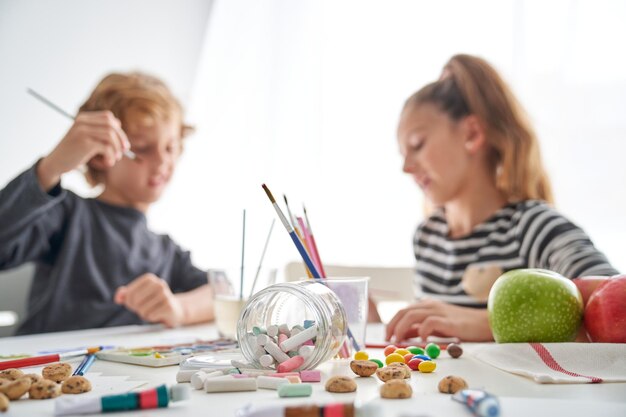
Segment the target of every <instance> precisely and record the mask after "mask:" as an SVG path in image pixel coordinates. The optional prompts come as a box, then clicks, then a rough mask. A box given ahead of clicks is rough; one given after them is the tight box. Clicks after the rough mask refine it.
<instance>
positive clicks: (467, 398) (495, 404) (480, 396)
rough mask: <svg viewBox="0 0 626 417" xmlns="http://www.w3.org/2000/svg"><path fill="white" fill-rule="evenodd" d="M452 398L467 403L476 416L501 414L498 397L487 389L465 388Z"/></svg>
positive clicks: (489, 416) (487, 416)
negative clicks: (486, 390)
mask: <svg viewBox="0 0 626 417" xmlns="http://www.w3.org/2000/svg"><path fill="white" fill-rule="evenodd" d="M452 399H453V400H455V401H458V402H460V403H463V404H465V405H466V406H467V408H469V409H470V411H471V412H472V413H473V414H474V415H475V416H476V417H498V416H499V415H500V403H499V401H498V399H497V398H496V397H495V396H493V395H491V394H489V393H487V392H485V391H481V390H476V389H464V390H462V391H459V392H457V393H456V394H454V395H453V396H452Z"/></svg>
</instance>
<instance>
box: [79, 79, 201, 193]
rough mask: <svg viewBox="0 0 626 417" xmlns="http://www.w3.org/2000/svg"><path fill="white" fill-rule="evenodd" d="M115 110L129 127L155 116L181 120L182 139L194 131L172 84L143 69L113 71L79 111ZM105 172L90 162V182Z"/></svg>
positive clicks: (96, 180) (118, 116)
mask: <svg viewBox="0 0 626 417" xmlns="http://www.w3.org/2000/svg"><path fill="white" fill-rule="evenodd" d="M103 110H109V111H111V112H112V113H113V114H114V115H115V117H117V118H118V119H119V120H120V121H121V122H122V129H124V130H127V127H128V125H129V124H130V123H140V124H147V125H150V124H152V123H153V121H154V120H167V121H169V120H179V121H180V137H181V139H182V138H184V137H185V136H187V135H189V134H190V133H192V132H193V127H192V126H189V125H187V124H185V123H184V122H183V108H182V106H181V104H180V102H179V101H178V100H177V99H176V97H174V95H173V94H172V92H171V91H170V89H169V88H168V86H167V85H166V84H165V83H164V82H163V81H161V80H160V79H158V78H156V77H154V76H152V75H148V74H145V73H142V72H130V73H111V74H109V75H107V76H105V77H104V78H103V79H102V80H101V81H100V82H99V83H98V85H97V86H96V88H95V89H94V90H93V92H92V93H91V95H90V96H89V98H88V99H87V101H85V103H83V105H82V106H80V109H79V111H80V112H84V111H103ZM102 176H103V172H102V171H100V170H98V169H96V168H94V167H92V166H88V167H87V171H86V172H85V177H86V179H87V182H89V184H91V185H92V186H96V185H98V184H100V183H101V182H102V181H103V178H102Z"/></svg>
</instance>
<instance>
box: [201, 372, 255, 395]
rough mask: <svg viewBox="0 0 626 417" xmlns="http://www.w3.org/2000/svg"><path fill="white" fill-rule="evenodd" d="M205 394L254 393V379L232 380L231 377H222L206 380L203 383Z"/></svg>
mask: <svg viewBox="0 0 626 417" xmlns="http://www.w3.org/2000/svg"><path fill="white" fill-rule="evenodd" d="M204 390H205V391H206V392H236V391H256V390H257V383H256V378H233V377H232V376H222V377H217V378H207V379H206V380H205V381H204Z"/></svg>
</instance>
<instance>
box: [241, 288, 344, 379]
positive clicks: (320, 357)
mask: <svg viewBox="0 0 626 417" xmlns="http://www.w3.org/2000/svg"><path fill="white" fill-rule="evenodd" d="M305 321H308V322H309V323H310V322H311V321H312V322H313V323H314V324H315V325H317V336H316V337H315V339H314V349H313V352H312V353H311V355H310V356H309V357H308V358H305V361H304V363H303V364H302V365H301V366H300V367H298V368H297V369H295V370H296V371H300V370H304V369H314V368H315V367H317V366H318V365H319V364H321V363H322V362H325V361H327V360H329V359H331V358H333V357H334V356H335V355H336V354H337V352H338V351H339V349H340V348H341V345H342V344H343V342H344V340H345V339H346V333H347V329H348V320H347V318H346V312H345V310H344V308H343V306H342V304H341V301H340V300H339V298H338V297H337V296H336V295H335V293H334V292H333V291H332V290H331V289H330V288H328V287H327V286H326V285H324V284H322V283H320V282H317V281H315V280H307V281H299V282H292V283H282V284H275V285H272V286H270V287H267V288H265V289H264V290H262V291H259V292H258V293H256V294H255V295H254V296H253V297H252V298H251V299H250V300H249V301H248V303H247V304H246V306H245V307H244V309H243V311H242V313H241V316H240V317H239V322H238V324H237V338H238V340H239V346H240V347H241V352H242V354H243V356H244V358H246V360H247V361H248V362H249V363H251V364H252V366H254V367H255V368H260V369H274V367H264V366H263V365H261V363H260V362H259V357H258V351H259V345H258V343H257V339H256V336H257V335H255V334H254V330H255V328H257V330H258V329H259V328H262V329H268V328H269V327H270V326H281V325H283V326H284V325H287V327H288V328H289V329H293V328H294V327H295V326H304V325H305Z"/></svg>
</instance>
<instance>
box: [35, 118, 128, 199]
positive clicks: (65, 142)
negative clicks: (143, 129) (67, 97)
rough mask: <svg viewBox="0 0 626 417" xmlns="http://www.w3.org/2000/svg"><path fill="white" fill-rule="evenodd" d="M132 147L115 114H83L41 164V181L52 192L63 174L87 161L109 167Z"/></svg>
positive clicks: (87, 162) (103, 167) (102, 167)
mask: <svg viewBox="0 0 626 417" xmlns="http://www.w3.org/2000/svg"><path fill="white" fill-rule="evenodd" d="M128 149H130V143H129V142H128V138H127V137H126V134H125V133H124V131H123V130H122V125H121V122H120V121H119V120H118V119H116V118H115V116H113V113H111V112H110V111H95V112H85V113H80V114H79V115H78V116H77V117H76V119H75V120H74V124H73V125H72V127H71V128H70V130H69V131H68V132H67V133H66V134H65V137H63V139H61V142H59V144H58V145H57V146H56V148H54V150H53V151H52V152H51V153H50V154H49V155H48V156H46V157H45V158H43V159H42V160H41V162H40V163H39V165H38V166H37V176H38V178H39V183H40V185H41V187H42V188H43V189H44V190H46V191H49V190H50V189H51V188H52V187H54V186H55V185H56V184H57V183H58V182H59V180H60V179H61V175H63V174H64V173H66V172H68V171H71V170H73V169H75V168H78V167H79V166H81V165H84V164H89V165H90V166H93V167H94V168H96V169H98V170H106V169H107V168H110V167H112V166H113V165H115V163H116V162H117V161H119V160H120V159H121V158H122V154H123V152H124V151H125V150H128Z"/></svg>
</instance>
